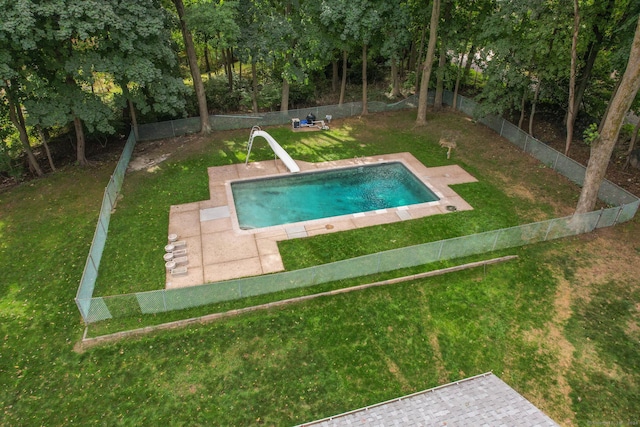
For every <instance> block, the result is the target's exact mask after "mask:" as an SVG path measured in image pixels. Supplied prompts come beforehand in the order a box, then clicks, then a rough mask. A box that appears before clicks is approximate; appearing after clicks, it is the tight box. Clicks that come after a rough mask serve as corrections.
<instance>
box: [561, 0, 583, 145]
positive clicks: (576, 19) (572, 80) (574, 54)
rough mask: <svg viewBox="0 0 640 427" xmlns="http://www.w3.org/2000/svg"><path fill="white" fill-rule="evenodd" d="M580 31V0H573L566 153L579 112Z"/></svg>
mask: <svg viewBox="0 0 640 427" xmlns="http://www.w3.org/2000/svg"><path fill="white" fill-rule="evenodd" d="M579 31H580V8H579V5H578V0H573V33H572V36H571V69H570V71H569V102H568V103H567V112H568V114H567V123H566V124H567V139H566V141H565V145H564V154H565V155H567V154H569V148H570V147H571V141H572V140H573V124H574V122H575V116H576V114H577V111H576V105H575V98H576V94H575V90H576V68H577V66H578V65H577V62H578V33H579Z"/></svg>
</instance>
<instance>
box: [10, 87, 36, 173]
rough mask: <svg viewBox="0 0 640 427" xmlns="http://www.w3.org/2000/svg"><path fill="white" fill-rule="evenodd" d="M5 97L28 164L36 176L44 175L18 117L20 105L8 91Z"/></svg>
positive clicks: (25, 129) (22, 122)
mask: <svg viewBox="0 0 640 427" xmlns="http://www.w3.org/2000/svg"><path fill="white" fill-rule="evenodd" d="M7 99H8V101H9V118H10V119H11V122H12V123H13V125H14V126H15V127H16V129H17V130H18V134H19V135H20V142H22V147H23V148H24V152H25V153H26V154H27V159H28V161H29V166H30V167H31V169H33V171H34V172H35V173H36V174H37V175H38V176H42V175H44V172H42V169H41V168H40V165H39V164H38V160H37V159H36V156H35V155H34V154H33V150H32V149H31V144H30V143H29V135H28V134H27V128H26V127H25V125H24V120H20V117H19V116H20V115H21V114H22V113H21V111H20V106H19V105H17V104H16V103H15V102H13V99H12V98H11V96H10V95H9V94H8V93H7Z"/></svg>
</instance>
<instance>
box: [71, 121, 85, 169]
mask: <svg viewBox="0 0 640 427" xmlns="http://www.w3.org/2000/svg"><path fill="white" fill-rule="evenodd" d="M73 127H74V128H75V130H76V160H77V162H78V164H79V165H80V166H89V161H88V160H87V158H86V157H85V146H86V142H85V139H84V129H83V128H82V120H80V118H79V117H78V116H76V115H75V114H74V116H73Z"/></svg>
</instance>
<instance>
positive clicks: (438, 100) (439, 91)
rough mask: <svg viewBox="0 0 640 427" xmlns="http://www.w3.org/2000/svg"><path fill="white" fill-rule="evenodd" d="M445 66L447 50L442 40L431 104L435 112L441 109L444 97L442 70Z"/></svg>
mask: <svg viewBox="0 0 640 427" xmlns="http://www.w3.org/2000/svg"><path fill="white" fill-rule="evenodd" d="M446 65H447V50H446V49H445V46H444V40H442V41H441V42H440V58H439V59H438V71H437V73H436V74H437V81H436V97H435V99H434V102H433V108H434V109H435V110H441V109H442V98H443V96H444V69H445V66H446Z"/></svg>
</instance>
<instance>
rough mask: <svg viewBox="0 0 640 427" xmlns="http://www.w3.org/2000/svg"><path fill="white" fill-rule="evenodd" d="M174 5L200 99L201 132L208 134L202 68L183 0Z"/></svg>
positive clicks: (207, 108)
mask: <svg viewBox="0 0 640 427" xmlns="http://www.w3.org/2000/svg"><path fill="white" fill-rule="evenodd" d="M173 4H174V5H175V7H176V12H177V13H178V19H179V20H180V30H181V32H182V38H183V40H184V46H185V50H186V52H187V60H188V62H189V69H190V70H191V77H192V78H193V88H194V90H195V92H196V98H197V99H198V111H199V114H200V132H201V133H203V134H207V133H209V132H211V124H210V123H209V107H208V106H207V96H206V93H205V91H204V84H203V83H202V76H201V75H200V67H199V66H198V58H197V57H196V49H195V46H194V44H193V37H192V35H191V31H190V30H189V28H188V27H187V22H186V18H185V9H184V3H183V2H182V0H173Z"/></svg>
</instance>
